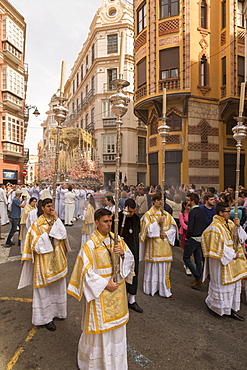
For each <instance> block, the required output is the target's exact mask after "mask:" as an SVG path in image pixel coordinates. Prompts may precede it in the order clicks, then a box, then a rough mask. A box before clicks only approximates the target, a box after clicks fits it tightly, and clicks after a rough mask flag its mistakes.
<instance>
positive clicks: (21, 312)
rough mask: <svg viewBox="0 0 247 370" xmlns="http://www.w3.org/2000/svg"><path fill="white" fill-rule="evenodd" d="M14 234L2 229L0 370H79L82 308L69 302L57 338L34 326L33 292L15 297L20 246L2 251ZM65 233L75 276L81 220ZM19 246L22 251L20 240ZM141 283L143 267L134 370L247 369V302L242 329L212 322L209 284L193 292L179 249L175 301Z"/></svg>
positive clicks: (134, 319) (132, 338) (131, 353)
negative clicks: (147, 291)
mask: <svg viewBox="0 0 247 370" xmlns="http://www.w3.org/2000/svg"><path fill="white" fill-rule="evenodd" d="M9 228H10V226H9V225H6V226H4V227H2V236H3V237H4V239H2V240H0V264H1V266H0V281H1V288H0V315H1V321H0V331H1V339H0V370H6V369H7V370H12V369H14V370H31V369H35V370H51V369H52V370H76V369H77V363H76V356H77V344H78V340H79V337H80V321H81V303H80V302H78V301H77V300H75V299H74V298H73V297H71V296H68V318H67V319H66V320H64V321H59V320H57V321H56V326H57V330H56V331H55V332H49V331H48V330H46V329H45V328H43V327H39V328H36V327H33V326H32V324H31V299H32V289H31V287H27V288H24V289H21V290H17V285H18V281H19V277H20V273H21V263H20V254H19V247H17V245H15V246H13V247H12V248H10V249H5V248H4V247H3V244H4V241H5V237H6V235H7V233H8V231H9ZM67 231H68V234H69V241H70V244H71V248H72V252H71V253H70V254H69V275H70V274H71V272H72V268H73V265H74V261H75V259H76V256H77V253H78V249H79V248H80V239H81V221H77V222H76V223H75V224H74V226H73V227H68V228H67ZM14 241H15V242H16V244H17V235H15V237H14ZM142 277H143V263H141V269H140V284H139V293H138V297H137V301H138V303H139V305H140V306H141V307H142V308H143V309H144V313H143V314H138V313H136V312H134V311H131V312H130V321H129V323H128V325H127V338H128V362H129V369H130V370H138V369H140V370H141V369H142V368H145V369H150V370H151V369H152V370H155V369H184V370H185V369H186V370H193V369H198V368H200V370H207V369H208V370H209V369H210V370H213V369H224V370H226V369H234V370H237V369H239V370H240V369H245V368H246V363H247V360H246V354H245V351H244V344H245V342H244V343H243V338H246V329H247V305H246V303H245V296H242V301H243V302H242V305H241V315H243V316H245V318H246V321H245V322H238V321H235V320H233V319H231V318H228V317H223V318H221V319H219V318H215V317H213V316H211V315H210V314H209V313H208V312H207V310H206V307H205V303H204V300H205V297H206V294H207V285H208V283H206V284H205V285H204V286H203V288H202V289H201V291H198V290H193V289H191V288H190V284H189V283H190V281H191V279H192V278H191V277H188V276H186V274H185V272H184V269H183V263H182V250H181V249H180V248H178V247H174V261H173V264H172V271H171V283H172V287H173V289H172V290H173V294H174V296H175V300H174V301H172V300H168V299H165V298H161V297H159V296H158V295H155V296H154V297H151V296H147V295H144V294H143V293H142V283H141V282H142ZM240 338H242V340H240ZM116 370H117V369H116Z"/></svg>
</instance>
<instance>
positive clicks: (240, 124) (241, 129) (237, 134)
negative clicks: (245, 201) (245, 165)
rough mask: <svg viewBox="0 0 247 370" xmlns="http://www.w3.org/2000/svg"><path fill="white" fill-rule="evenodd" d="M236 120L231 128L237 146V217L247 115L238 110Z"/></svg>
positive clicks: (236, 215) (236, 213) (246, 131)
mask: <svg viewBox="0 0 247 370" xmlns="http://www.w3.org/2000/svg"><path fill="white" fill-rule="evenodd" d="M234 119H235V121H237V125H236V126H234V127H233V128H232V131H233V138H234V139H235V140H236V142H237V143H236V148H237V161H236V190H235V218H238V195H239V182H240V152H241V147H242V141H243V140H244V139H245V138H246V133H247V127H246V126H245V125H244V122H245V121H246V119H247V117H243V116H242V112H239V116H238V117H234Z"/></svg>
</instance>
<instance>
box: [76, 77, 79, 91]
mask: <svg viewBox="0 0 247 370" xmlns="http://www.w3.org/2000/svg"><path fill="white" fill-rule="evenodd" d="M79 84H80V81H79V73H77V74H76V88H77V89H78V87H79Z"/></svg>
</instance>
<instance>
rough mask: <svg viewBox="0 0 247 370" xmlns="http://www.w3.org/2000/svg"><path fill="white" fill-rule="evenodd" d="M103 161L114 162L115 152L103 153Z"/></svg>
mask: <svg viewBox="0 0 247 370" xmlns="http://www.w3.org/2000/svg"><path fill="white" fill-rule="evenodd" d="M103 162H112V163H115V162H116V154H103Z"/></svg>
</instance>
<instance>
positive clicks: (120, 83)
mask: <svg viewBox="0 0 247 370" xmlns="http://www.w3.org/2000/svg"><path fill="white" fill-rule="evenodd" d="M124 57H125V34H124V33H122V34H121V46H120V64H119V78H118V79H116V80H114V81H112V83H113V84H114V85H115V86H116V88H117V92H116V93H115V94H114V95H112V96H110V98H109V100H110V103H111V104H112V108H111V110H112V112H113V114H114V115H115V116H116V126H117V141H116V175H115V218H114V245H117V244H118V223H119V218H118V208H119V174H120V147H121V125H122V123H123V122H122V117H123V116H124V115H125V114H126V112H127V110H128V104H129V102H130V99H129V98H128V97H127V96H126V95H125V94H124V93H123V88H124V87H127V86H129V84H130V83H129V82H128V81H126V80H124V79H123V66H124ZM118 262H119V256H118V255H117V254H114V261H113V280H114V281H115V282H117V265H118Z"/></svg>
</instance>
